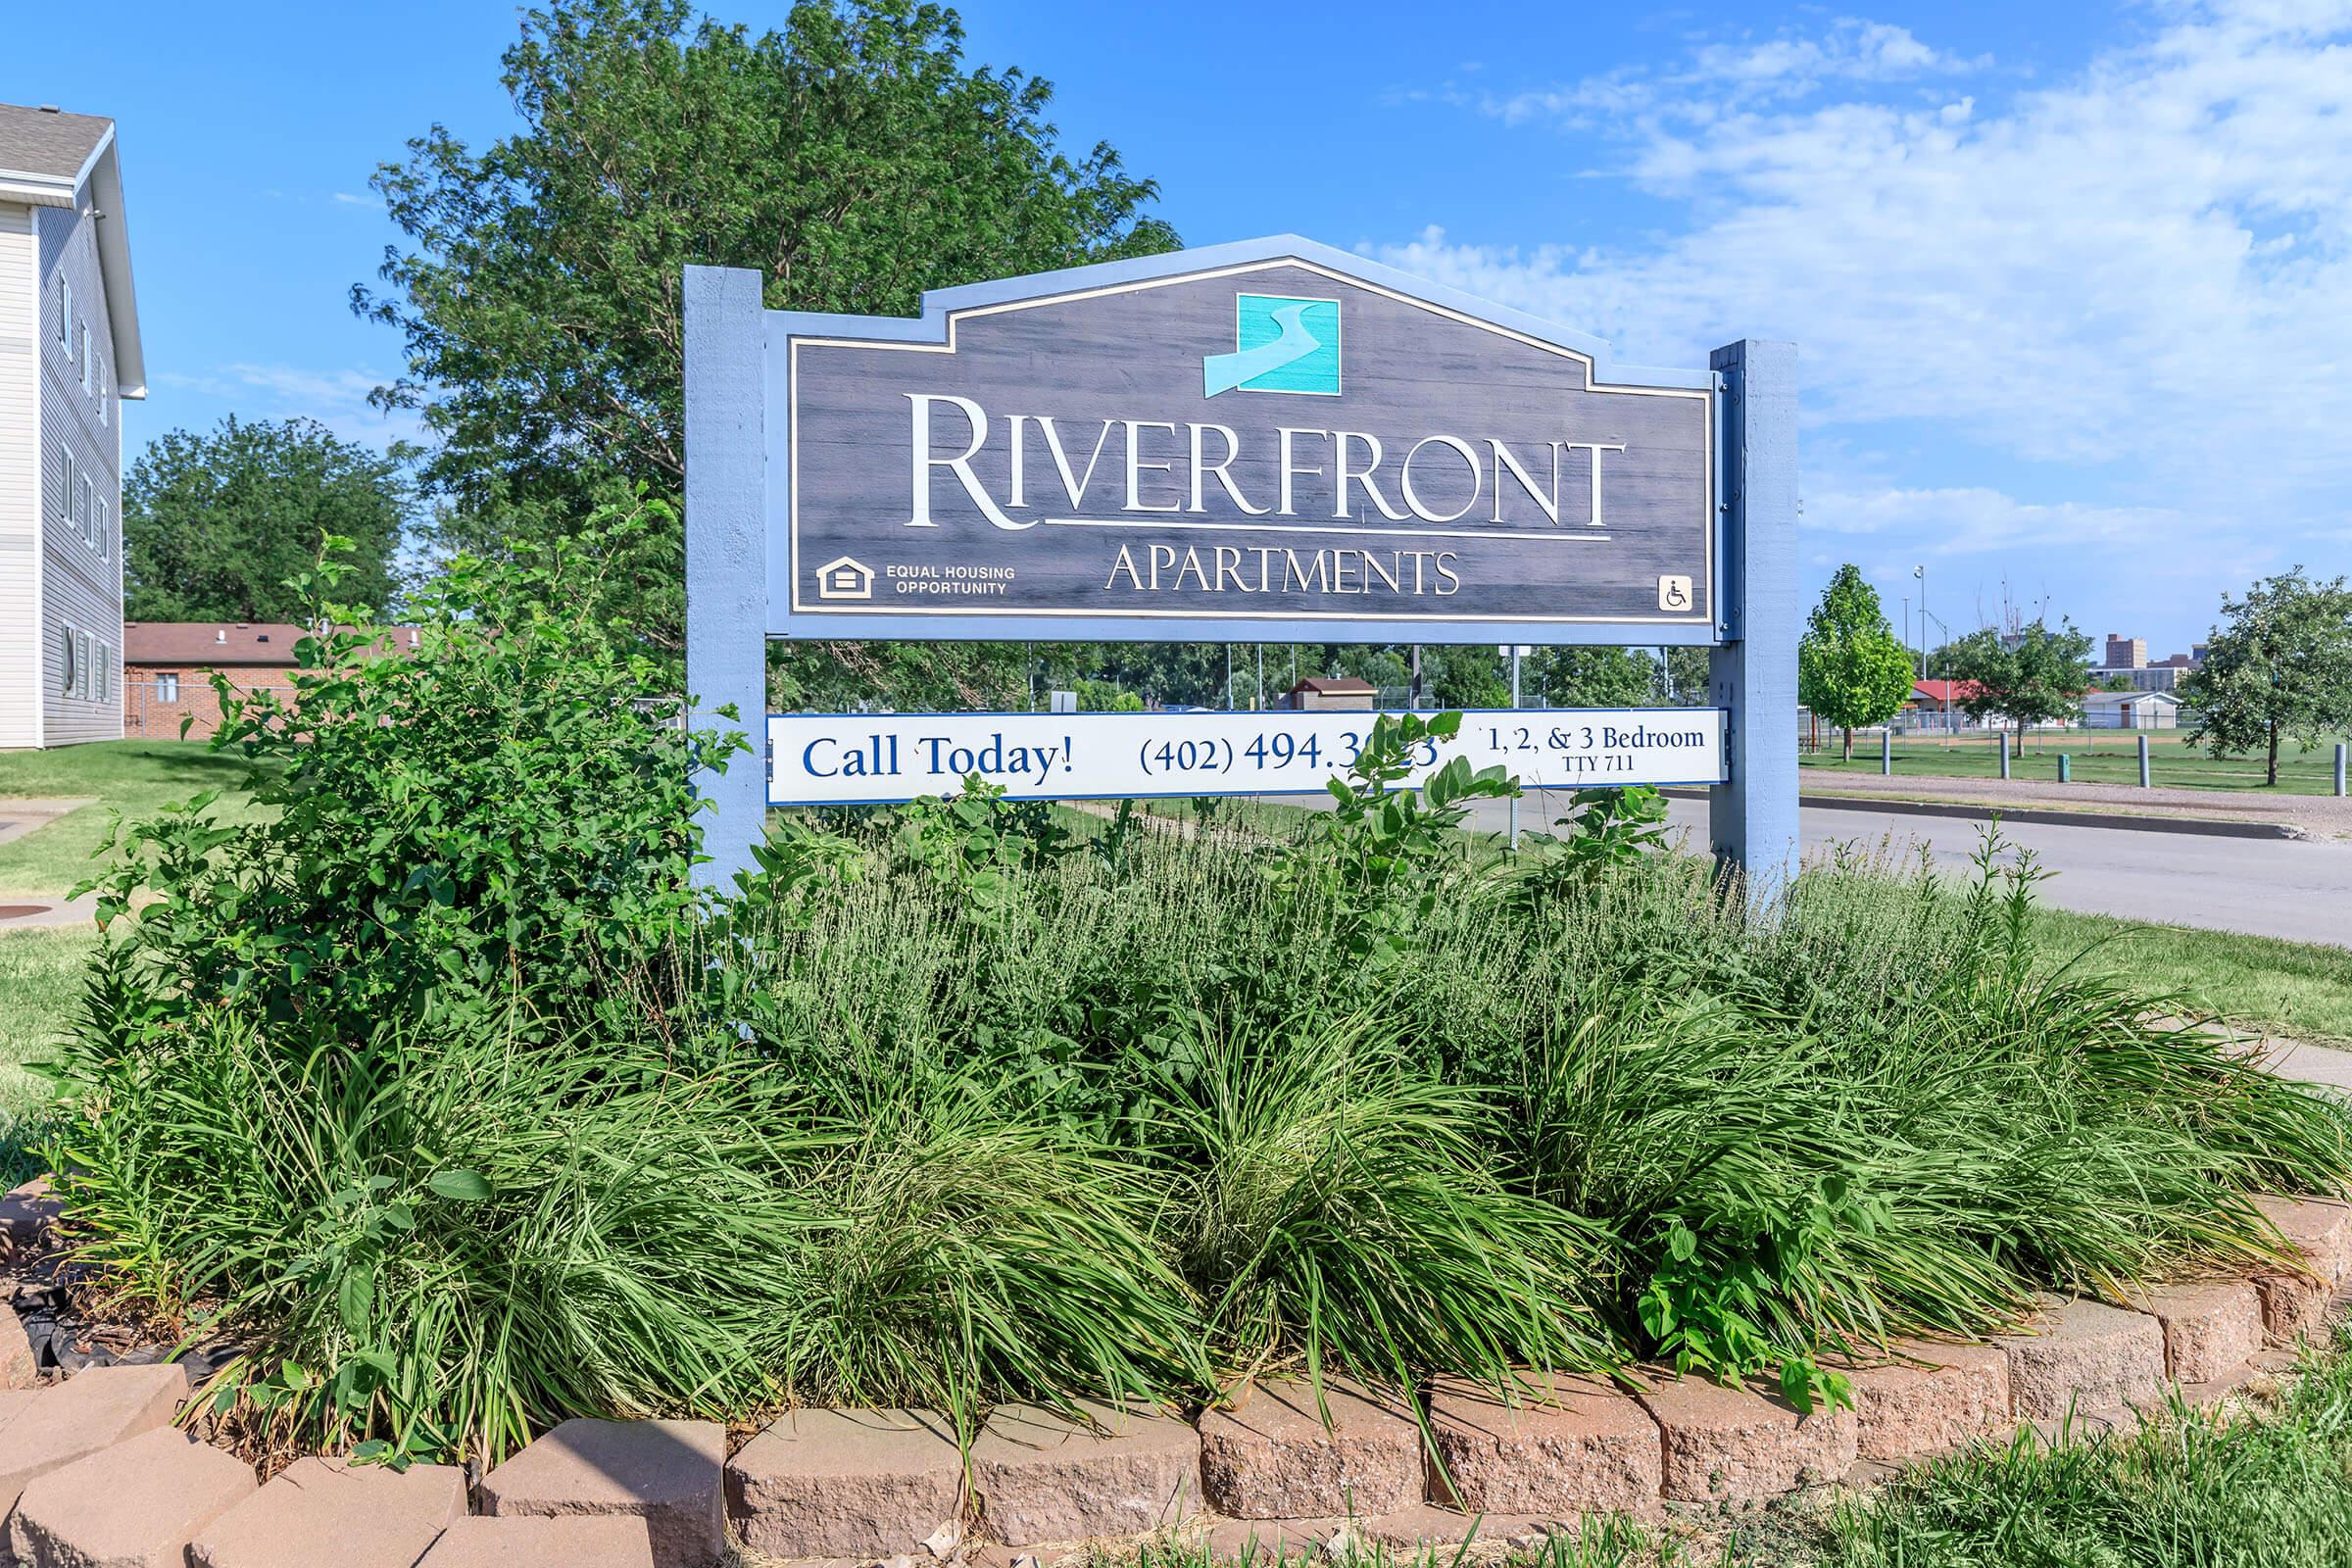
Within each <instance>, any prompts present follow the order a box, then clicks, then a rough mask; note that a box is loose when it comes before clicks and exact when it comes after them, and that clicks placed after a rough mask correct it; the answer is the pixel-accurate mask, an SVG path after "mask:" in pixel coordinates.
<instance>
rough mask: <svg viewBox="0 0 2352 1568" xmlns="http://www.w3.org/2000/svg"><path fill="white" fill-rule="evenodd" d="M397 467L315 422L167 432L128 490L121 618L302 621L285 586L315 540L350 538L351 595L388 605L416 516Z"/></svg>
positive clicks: (225, 424) (230, 423)
mask: <svg viewBox="0 0 2352 1568" xmlns="http://www.w3.org/2000/svg"><path fill="white" fill-rule="evenodd" d="M409 501H410V497H409V487H408V484H407V481H406V480H405V479H404V478H403V477H402V474H401V469H400V466H399V464H398V463H397V462H395V461H394V460H393V459H391V458H389V457H386V456H385V455H384V454H383V453H381V452H378V451H376V450H374V449H373V448H371V447H366V446H362V445H360V444H358V443H357V442H352V441H344V440H341V439H339V438H337V437H336V435H335V434H334V432H333V431H331V430H329V429H327V428H326V426H324V425H322V424H319V422H318V421H316V420H313V419H287V420H284V421H282V422H272V421H270V420H267V419H263V420H244V419H239V418H237V417H235V416H234V415H231V416H230V417H227V418H226V419H223V420H222V421H221V425H220V427H219V428H218V429H215V430H213V431H210V432H209V433H206V434H201V435H198V434H191V433H190V432H188V431H186V430H173V431H171V432H170V433H168V434H166V435H164V436H162V437H159V438H158V439H157V440H155V441H154V442H152V443H150V444H149V445H148V448H147V450H146V451H144V452H142V453H141V454H139V457H138V460H137V461H136V462H135V463H133V464H132V465H131V467H130V472H129V474H128V475H127V476H125V477H124V479H123V595H124V602H123V613H124V615H126V616H127V617H128V618H130V619H132V620H298V619H300V618H301V616H302V614H303V612H304V605H303V601H302V599H301V597H300V596H299V595H297V594H296V593H295V592H294V591H293V590H292V589H289V588H288V587H287V586H286V580H287V579H288V578H290V577H293V576H295V575H297V574H298V573H300V572H302V571H304V570H305V569H307V568H308V567H309V565H310V564H311V562H312V560H313V558H315V557H316V556H317V555H318V553H319V536H320V535H321V534H330V533H331V534H340V535H341V536H343V537H344V538H346V539H348V540H350V541H351V542H352V552H351V555H350V556H349V558H348V559H349V561H350V563H351V570H350V572H349V573H348V574H347V575H346V576H345V578H344V581H343V589H342V592H343V596H344V598H345V599H346V600H348V601H350V602H353V603H358V604H365V605H368V606H371V607H374V608H378V609H380V608H382V607H383V605H384V604H385V603H386V602H387V601H388V600H389V599H390V598H391V597H392V594H393V591H394V589H395V588H396V587H397V586H398V584H397V582H396V580H395V569H394V563H395V560H396V558H397V556H398V554H399V551H400V540H401V529H402V526H403V523H404V521H405V520H406V518H407V515H408V508H409Z"/></svg>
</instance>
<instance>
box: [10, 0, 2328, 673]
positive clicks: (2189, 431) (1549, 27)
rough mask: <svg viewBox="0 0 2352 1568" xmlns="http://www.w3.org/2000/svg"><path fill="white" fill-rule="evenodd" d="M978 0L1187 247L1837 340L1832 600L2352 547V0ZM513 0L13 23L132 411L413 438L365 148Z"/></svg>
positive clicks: (473, 85)
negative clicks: (2113, 0)
mask: <svg viewBox="0 0 2352 1568" xmlns="http://www.w3.org/2000/svg"><path fill="white" fill-rule="evenodd" d="M785 9H786V8H785V7H784V6H783V5H781V4H766V3H762V4H753V3H748V0H746V3H740V4H733V5H728V6H726V7H724V8H723V9H721V10H720V11H719V12H718V13H717V14H719V15H721V16H723V17H725V18H728V19H730V20H736V21H742V22H746V23H749V24H752V25H756V26H764V25H780V23H781V22H782V19H783V15H784V12H785ZM962 10H963V14H964V17H965V20H966V24H967V26H968V29H969V33H970V54H971V56H972V58H973V59H975V60H979V61H984V62H988V63H991V64H999V65H1005V64H1010V65H1018V66H1021V67H1023V68H1024V69H1026V70H1029V71H1030V72H1032V73H1037V74H1042V75H1045V76H1047V77H1049V78H1051V79H1052V80H1053V81H1054V83H1055V84H1056V86H1057V87H1058V89H1059V92H1058V98H1057V103H1056V108H1055V112H1054V118H1055V120H1056V121H1057V123H1059V124H1060V126H1061V127H1062V130H1063V132H1064V135H1065V137H1066V138H1067V139H1068V140H1070V141H1071V142H1073V143H1075V144H1078V145H1081V146H1084V145H1088V144H1091V143H1093V142H1094V141H1096V140H1098V139H1103V140H1107V141H1109V142H1111V143H1113V144H1114V145H1115V146H1117V147H1118V148H1119V149H1120V150H1121V152H1122V153H1123V154H1124V155H1125V156H1126V158H1127V160H1128V162H1129V164H1130V166H1131V167H1132V168H1133V169H1135V170H1137V171H1138V172H1145V173H1149V174H1152V175H1153V176H1155V177H1156V178H1158V179H1159V180H1160V181H1161V183H1162V185H1163V187H1164V190H1165V197H1164V201H1163V204H1162V209H1161V210H1162V212H1163V214H1164V215H1165V216H1166V217H1167V218H1169V219H1170V220H1171V221H1173V222H1174V223H1175V224H1176V225H1177V227H1178V228H1179V230H1180V231H1181V232H1182V233H1183V234H1184V236H1185V237H1186V239H1187V240H1189V241H1192V242H1195V243H1206V242H1213V241H1217V240H1225V239H1233V238H1240V237H1243V236H1247V235H1250V234H1257V233H1266V232H1274V231H1280V230H1295V231H1298V232H1299V233H1303V234H1307V235H1310V236H1312V237H1314V238H1317V239H1321V240H1324V241H1326V242H1328V243H1331V244H1336V245H1340V246H1344V247H1348V248H1351V249H1357V250H1361V251H1363V252H1365V253H1366V254H1369V255H1372V256H1374V257H1377V258H1379V259H1381V260H1384V261H1387V262H1390V263H1392V264H1394V265H1397V266H1400V267H1403V268H1405V269H1407V270H1415V271H1420V272H1423V273H1426V274H1430V275H1433V276H1436V277H1439V278H1441V279H1443V280H1445V281H1446V282H1449V283H1452V284H1454V285H1456V286H1459V287H1464V288H1467V289H1470V290H1471V291H1473V292H1476V293H1480V294H1484V295H1487V296H1489V297H1492V298H1495V299H1498V300H1501V301H1503V302H1504V303H1507V304H1510V305H1514V306H1517V307H1519V308H1522V309H1527V310H1532V311H1536V312H1538V313H1541V314H1544V315H1546V316H1550V317H1552V318H1554V319H1559V320H1561V321H1563V322H1566V323H1567V324H1569V325H1572V326H1575V327H1578V328H1580V329H1582V330H1586V331H1590V332H1593V333H1595V334H1597V335H1599V336H1601V337H1603V338H1604V339H1607V340H1609V341H1610V342H1612V343H1613V344H1614V345H1616V347H1617V349H1618V351H1619V353H1620V354H1621V356H1623V357H1624V358H1626V359H1629V360H1632V361H1634V362H1637V363H1647V364H1688V363H1702V362H1703V358H1704V355H1705V352H1706V350H1707V349H1709V348H1710V347H1712V346H1714V345H1715V344H1717V343H1720V342H1724V341H1727V340H1729V339H1731V338H1734V337H1738V336H1741V335H1755V336H1770V337H1786V338H1791V339H1794V340H1795V341H1796V342H1797V343H1798V344H1799V346H1800V351H1801V353H1802V356H1803V358H1802V362H1801V363H1802V366H1803V373H1804V407H1805V416H1804V417H1805V427H1804V467H1805V476H1804V495H1805V516H1804V533H1803V550H1804V554H1805V558H1806V581H1807V585H1808V592H1809V593H1810V592H1812V591H1814V590H1817V589H1818V586H1819V584H1820V582H1821V581H1822V580H1824V579H1825V578H1826V577H1827V576H1828V574H1829V572H1830V570H1831V569H1832V568H1834V567H1835V566H1836V564H1838V563H1839V562H1841V561H1846V560H1852V561H1855V562H1858V563H1860V564H1862V566H1863V568H1864V570H1865V571H1866V572H1867V573H1868V574H1869V575H1870V576H1871V577H1872V578H1873V580H1874V581H1876V582H1877V583H1878V584H1879V585H1880V588H1881V591H1882V593H1883V594H1884V595H1885V596H1886V598H1887V611H1888V613H1889V615H1890V616H1899V615H1900V613H1901V609H1900V606H1899V603H1898V600H1899V598H1900V597H1901V596H1902V595H1904V594H1907V593H1909V594H1914V595H1915V594H1916V589H1915V586H1914V584H1913V581H1912V577H1911V568H1912V567H1913V566H1914V565H1920V564H1924V565H1925V566H1926V568H1927V572H1928V585H1929V597H1930V601H1931V605H1932V608H1933V609H1934V611H1935V613H1936V615H1937V616H1938V617H1939V619H1940V620H1942V621H1943V622H1945V623H1946V624H1948V625H1949V626H1950V627H1951V628H1953V629H1954V630H1965V629H1967V628H1968V627H1970V626H1974V625H1976V624H1978V623H1979V622H1980V618H1981V617H1983V618H1991V617H1994V616H1997V615H1998V614H1999V613H2000V611H2001V606H2002V603H2003V598H2004V593H2005V594H2006V596H2007V598H2008V599H2009V600H2010V601H2012V602H2014V603H2016V604H2017V605H2019V606H2021V607H2023V608H2025V609H2026V610H2027V611H2028V612H2029V613H2031V612H2032V611H2033V610H2034V609H2038V608H2039V607H2041V606H2043V605H2044V604H2046V605H2047V606H2048V608H2049V610H2050V612H2051V613H2052V614H2053V615H2055V614H2059V613H2064V614H2068V615H2071V616H2072V617H2073V618H2074V619H2075V621H2076V622H2077V624H2078V625H2080V626H2081V627H2082V629H2084V630H2086V631H2089V632H2092V633H2094V634H2096V633H2103V632H2106V631H2119V632H2127V633H2130V632H2137V633H2139V634H2142V635H2145V636H2147V637H2148V638H2149V639H2150V641H2151V643H2152V645H2154V651H2155V652H2156V653H2158V654H2159V655H2161V654H2163V653H2168V652H2171V651H2173V650H2175V649H2177V648H2184V647H2185V646H2186V644H2187V642H2188V641H2189V639H2190V638H2192V637H2195V636H2200V635H2202V633H2203V631H2204V629H2205V627H2206V626H2207V625H2208V624H2209V623H2210V622H2211V620H2212V619H2213V616H2214V613H2215V610H2216V608H2217V606H2218V599H2219V595H2220V593H2221V592H2222V591H2223V590H2224V589H2225V588H2236V587H2240V586H2242V585H2243V584H2244V582H2245V581H2247V580H2248V579H2249V578H2250V577H2252V576H2255V575H2258V574H2262V573H2266V572H2270V571H2274V570H2279V569H2283V568H2285V567H2286V566H2289V565H2293V564H2298V563H2300V564H2307V565H2309V566H2311V567H2313V568H2314V569H2316V570H2321V571H2325V572H2327V573H2330V574H2332V573H2334V572H2339V571H2345V570H2352V506H2348V505H2347V501H2348V498H2352V439H2347V437H2346V436H2345V434H2344V422H2345V421H2344V419H2343V417H2342V416H2341V415H2340V414H2339V413H2338V412H2337V410H2338V407H2339V406H2340V403H2341V400H2342V396H2343V394H2342V391H2341V388H2342V387H2343V385H2344V383H2345V382H2346V380H2347V378H2348V377H2352V0H2212V3H2201V4H2192V3H2182V0H2153V3H2135V4H2121V5H2112V6H2108V5H2098V4H2078V5H2050V4H2048V3H2046V0H2044V3H2041V4H2037V5H2031V6H2029V5H2013V4H1997V3H1980V4H1969V5H1944V6H1922V5H1897V4H1876V5H1864V6H1860V7H1857V8H1855V9H1852V10H1845V9H1840V8H1837V7H1829V8H1824V7H1819V6H1811V5H1772V4H1765V5H1744V6H1738V7H1727V6H1692V7H1681V8H1672V9H1666V8H1659V9H1643V8H1640V7H1619V8H1603V7H1594V6H1585V5H1568V6H1563V5H1560V4H1558V3H1557V0H1553V3H1551V4H1544V5H1535V4H1529V5H1482V4H1477V3H1475V0H1459V3H1455V4H1451V5H1446V6H1443V7H1438V6H1431V5H1427V4H1420V5H1374V4H1367V5H1354V6H1341V5H1330V6H1326V7H1305V8H1294V9H1293V10H1292V11H1291V12H1288V13H1284V14H1283V21H1282V22H1281V23H1279V24H1276V25H1269V24H1268V22H1267V20H1266V19H1267V16H1268V13H1267V11H1266V9H1265V8H1264V7H1263V6H1262V5H1253V4H1227V3H1212V4H1195V5H1192V6H1189V7H1186V8H1181V9H1179V8H1175V7H1168V6H1152V7H1145V6H1126V5H1103V4H1102V3H1101V0H1094V3H1091V4H1080V3H1063V0H1018V3H1014V0H978V3H975V4H971V5H967V6H965V7H963V8H962ZM516 16H517V13H516V11H515V9H514V8H512V7H510V6H507V5H501V4H474V3H467V4H459V3H441V4H429V3H428V4H414V3H412V4H404V5H402V6H399V7H395V8H390V9H388V10H387V9H382V8H358V7H337V6H322V5H317V4H311V5H303V6H294V5H252V4H223V5H218V6H206V7H197V6H187V5H184V4H148V3H142V0H125V3H123V4H119V5H117V6H116V7H114V8H111V9H110V10H109V12H108V14H107V25H105V26H103V27H92V26H89V25H87V21H86V18H84V17H81V16H80V15H78V14H76V13H74V12H73V11H72V10H71V9H70V8H59V7H48V8H42V9H40V10H38V11H36V12H35V13H33V14H32V15H31V16H30V17H18V18H14V19H12V21H11V23H10V25H9V27H10V34H11V39H12V43H13V44H20V45H24V47H12V48H11V49H10V50H9V51H8V58H7V59H6V60H5V61H0V99H5V100H7V101H12V102H18V103H51V102H54V103H61V104H63V105H65V106H66V107H68V108H71V109H76V110H82V111H86V112H90V113H97V114H111V115H114V116H116V117H117V118H118V119H119V120H120V121H121V122H122V127H123V132H122V133H123V164H124V173H125V178H126V182H127V186H128V197H129V205H130V223H131V234H132V245H133V253H134V258H135V264H136V267H137V272H138V281H139V290H140V305H141V316H142V324H143V327H144V331H145V336H146V346H147V362H148V366H149V370H150V378H151V383H152V387H153V392H152V396H151V398H150V401H149V402H148V404H147V406H146V407H145V408H143V409H135V410H133V411H132V412H131V413H130V415H129V416H128V417H126V419H125V421H124V424H125V434H126V439H127V442H128V444H129V445H130V446H131V447H132V448H133V449H134V450H135V448H136V446H137V445H138V444H139V443H141V442H142V441H144V440H145V439H146V438H147V437H149V436H151V435H154V434H157V433H160V432H161V431H163V430H166V429H169V428H172V427H173V426H199V427H201V426H209V425H211V424H213V423H214V422H216V421H217V420H218V419H219V418H220V417H221V416H222V415H223V414H226V413H229V412H231V411H234V412H237V413H239V414H244V415H252V416H268V417H282V416H286V415H291V414H308V415H312V416H315V417H319V418H321V419H324V420H325V421H326V422H328V423H329V424H331V425H333V426H334V427H335V428H337V429H339V430H341V431H344V432H345V433H347V434H351V435H355V436H359V437H362V438H365V439H368V440H374V441H382V440H387V439H390V438H391V437H392V436H394V435H397V434H401V433H406V426H405V425H403V424H401V423H399V422H397V421H387V420H386V419H385V418H384V417H381V416H379V415H377V414H375V413H373V412H372V411H370V410H368V408H367V406H366V401H365V399H366V394H367V391H368V388H369V387H371V386H373V385H375V384H376V383H378V382H379V381H382V380H386V379H388V378H390V376H391V375H392V374H393V373H394V372H395V371H396V370H397V369H398V368H399V364H398V345H397V343H396V342H395V340H394V338H393V335H392V334H391V333H390V332H389V331H388V330H386V329H383V328H379V327H374V326H370V325H368V324H366V323H363V322H361V321H359V320H357V319H354V318H353V317H352V316H351V315H350V312H349V309H348V307H347V304H346V295H347V293H348V290H349V288H350V285H351V284H352V283H353V282H355V281H370V282H371V281H373V270H374V267H375V265H376V263H377V261H378V259H379V257H380V254H381V251H382V248H383V247H384V245H386V244H387V243H391V242H392V241H394V240H395V239H397V238H398V236H397V235H396V234H395V232H394V231H393V230H392V229H391V228H390V226H389V225H388V223H387V222H386V221H385V220H384V217H383V214H382V212H381V210H380V209H379V208H378V207H377V206H376V204H375V202H374V199H373V197H372V195H371V193H370V192H369V191H368V183H367V181H368V172H369V171H370V170H371V168H372V167H373V166H374V165H375V164H376V163H377V162H379V161H381V160H384V159H387V158H392V157H396V156H398V154H399V153H400V150H401V146H402V143H403V142H404V141H405V140H406V138H408V137H409V136H412V135H415V134H417V133H419V132H421V131H422V130H423V129H425V128H426V126H427V125H428V124H430V123H433V122H434V121H440V122H443V123H447V124H448V125H450V126H451V127H452V128H453V129H454V130H456V131H457V132H458V133H459V134H461V135H463V136H465V137H466V138H467V139H469V140H475V141H486V140H488V139H491V138H493V137H495V136H497V135H499V134H501V133H502V132H504V131H506V130H508V129H509V128H511V126H512V125H513V123H514V122H513V116H512V112H511V109H510V106H509V105H508V103H507V101H506V98H505V96H504V94H503V93H502V92H501V91H500V90H499V87H498V84H497V79H496V78H497V69H498V67H497V56H498V53H499V51H500V49H501V48H503V47H504V46H505V44H506V43H507V42H508V41H509V40H510V39H511V38H512V37H513V35H514V33H515V24H516ZM1433 18H1435V19H1437V20H1436V21H1435V22H1434V23H1433V20H1432V19H1433ZM1915 602H1916V600H1915Z"/></svg>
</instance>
